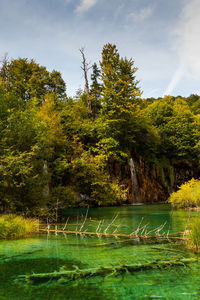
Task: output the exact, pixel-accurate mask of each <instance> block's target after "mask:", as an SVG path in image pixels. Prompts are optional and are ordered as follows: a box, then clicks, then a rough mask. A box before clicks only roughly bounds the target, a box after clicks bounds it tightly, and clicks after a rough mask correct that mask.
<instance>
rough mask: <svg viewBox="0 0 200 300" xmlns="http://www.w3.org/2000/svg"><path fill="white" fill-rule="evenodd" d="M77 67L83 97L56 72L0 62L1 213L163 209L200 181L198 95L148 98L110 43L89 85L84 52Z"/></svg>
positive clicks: (130, 64)
mask: <svg viewBox="0 0 200 300" xmlns="http://www.w3.org/2000/svg"><path fill="white" fill-rule="evenodd" d="M81 59H83V60H82V69H83V70H82V71H83V74H84V76H85V77H84V78H85V89H84V90H78V91H77V93H76V95H75V96H74V97H68V96H67V88H66V84H65V82H64V80H63V78H62V76H61V74H60V72H58V71H56V70H53V71H51V72H50V71H48V70H47V69H46V67H44V66H41V65H39V64H38V63H36V62H35V61H34V60H33V59H28V58H17V59H8V58H7V57H5V58H4V59H3V61H2V63H1V67H0V212H6V213H8V212H9V213H10V212H11V213H16V212H20V213H23V214H24V215H26V216H48V215H49V216H50V215H52V214H54V213H55V212H56V211H57V210H58V209H63V208H70V207H84V206H86V207H87V206H90V207H91V206H95V207H96V206H113V205H122V204H128V203H129V204H130V203H133V202H135V203H140V202H142V203H159V202H166V201H167V199H168V197H169V195H170V193H171V192H173V191H176V190H177V188H178V186H180V185H181V184H183V183H184V182H185V181H188V180H190V179H192V178H195V179H198V178H199V177H200V167H199V161H200V96H198V95H195V94H192V95H190V96H189V97H181V96H176V97H173V96H165V97H160V98H157V99H154V98H147V99H144V98H143V97H142V91H141V89H140V86H139V85H140V83H139V82H138V80H137V78H136V72H137V67H136V66H135V63H134V61H133V59H132V58H130V59H128V58H126V57H125V58H123V57H121V56H120V54H119V51H118V49H117V47H116V45H113V44H109V43H108V44H106V45H104V46H103V49H102V53H101V57H100V61H99V62H98V63H94V64H93V66H92V70H91V76H90V78H89V72H88V69H89V65H88V64H87V61H86V58H85V54H84V50H83V49H81V53H80V62H81ZM80 64H81V63H80ZM82 71H81V70H80V72H82Z"/></svg>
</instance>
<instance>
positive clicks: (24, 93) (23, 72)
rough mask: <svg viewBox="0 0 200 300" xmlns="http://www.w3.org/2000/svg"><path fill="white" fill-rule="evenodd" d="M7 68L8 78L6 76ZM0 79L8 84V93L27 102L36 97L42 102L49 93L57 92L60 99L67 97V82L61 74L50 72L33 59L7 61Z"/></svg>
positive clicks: (0, 72)
mask: <svg viewBox="0 0 200 300" xmlns="http://www.w3.org/2000/svg"><path fill="white" fill-rule="evenodd" d="M5 68H6V76H5ZM0 78H1V79H2V80H3V81H5V82H7V83H8V85H7V89H8V91H12V93H14V94H15V95H16V97H18V98H20V99H22V100H23V101H25V102H27V101H29V100H30V99H31V98H33V97H36V98H38V99H40V101H41V102H42V101H43V100H44V96H45V95H46V94H47V93H48V92H55V93H56V94H57V96H58V97H59V98H60V99H64V98H65V97H66V94H65V89H66V87H65V82H64V80H63V79H62V77H61V74H60V73H59V72H57V71H55V70H53V71H52V72H48V71H47V69H46V68H45V67H43V66H40V65H39V64H37V63H36V62H35V61H34V60H33V59H31V60H30V61H29V60H28V59H27V58H19V59H13V60H11V61H10V62H8V61H7V60H6V61H5V62H4V63H3V65H2V67H1V69H0Z"/></svg>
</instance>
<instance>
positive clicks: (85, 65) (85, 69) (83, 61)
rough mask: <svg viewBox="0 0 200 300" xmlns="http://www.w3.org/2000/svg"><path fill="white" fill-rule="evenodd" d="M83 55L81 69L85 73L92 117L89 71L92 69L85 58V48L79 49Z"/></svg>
mask: <svg viewBox="0 0 200 300" xmlns="http://www.w3.org/2000/svg"><path fill="white" fill-rule="evenodd" d="M79 51H80V52H81V55H82V67H81V69H82V70H83V72H84V78H85V92H86V97H87V103H88V110H89V114H90V115H91V116H92V114H93V113H92V104H91V99H90V91H89V83H88V76H87V74H88V71H89V69H90V68H91V67H89V64H88V63H87V61H86V58H85V53H84V48H81V49H79Z"/></svg>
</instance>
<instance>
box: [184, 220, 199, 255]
mask: <svg viewBox="0 0 200 300" xmlns="http://www.w3.org/2000/svg"><path fill="white" fill-rule="evenodd" d="M187 245H188V247H189V248H193V249H195V250H196V251H200V220H199V219H195V220H194V221H193V222H192V224H191V230H190V231H189V236H188V241H187Z"/></svg>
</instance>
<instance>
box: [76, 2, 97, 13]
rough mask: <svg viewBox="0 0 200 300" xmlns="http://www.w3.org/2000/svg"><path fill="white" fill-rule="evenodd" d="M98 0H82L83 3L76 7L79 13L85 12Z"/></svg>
mask: <svg viewBox="0 0 200 300" xmlns="http://www.w3.org/2000/svg"><path fill="white" fill-rule="evenodd" d="M97 1H98V0H81V3H80V4H79V5H78V6H77V7H76V12H77V13H84V12H86V11H88V10H89V9H90V8H91V7H92V6H94V5H95V4H96V3H97Z"/></svg>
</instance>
